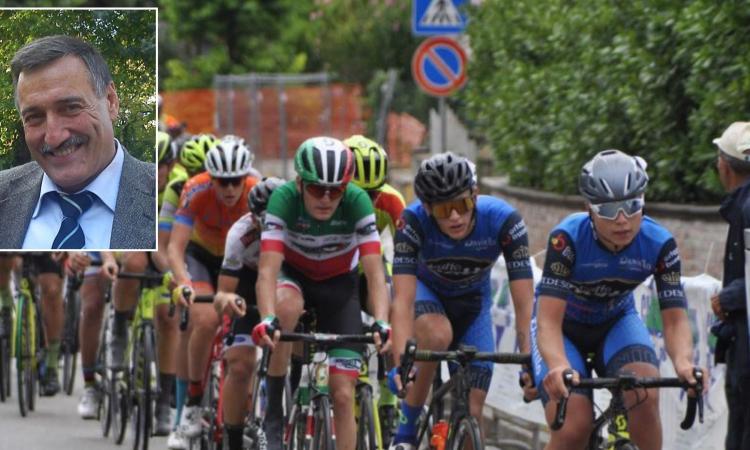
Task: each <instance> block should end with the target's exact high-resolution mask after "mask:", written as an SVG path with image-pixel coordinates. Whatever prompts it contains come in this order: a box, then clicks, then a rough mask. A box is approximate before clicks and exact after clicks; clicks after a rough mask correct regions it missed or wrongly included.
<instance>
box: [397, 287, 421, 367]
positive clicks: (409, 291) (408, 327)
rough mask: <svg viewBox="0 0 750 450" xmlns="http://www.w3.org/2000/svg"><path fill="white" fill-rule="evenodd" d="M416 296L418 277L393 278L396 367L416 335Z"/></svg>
mask: <svg viewBox="0 0 750 450" xmlns="http://www.w3.org/2000/svg"><path fill="white" fill-rule="evenodd" d="M416 295H417V277H416V276H414V275H394V276H393V304H392V305H391V327H393V346H392V349H393V350H392V351H393V361H394V365H396V366H398V365H399V364H400V363H401V354H402V353H403V352H404V347H405V346H406V341H407V340H408V339H409V338H410V337H412V336H413V335H414V297H416Z"/></svg>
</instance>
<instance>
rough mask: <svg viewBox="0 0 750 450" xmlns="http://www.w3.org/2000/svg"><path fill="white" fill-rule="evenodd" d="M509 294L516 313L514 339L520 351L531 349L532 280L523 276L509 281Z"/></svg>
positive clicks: (526, 351) (527, 351) (525, 351)
mask: <svg viewBox="0 0 750 450" xmlns="http://www.w3.org/2000/svg"><path fill="white" fill-rule="evenodd" d="M510 296H511V298H512V300H513V310H514V311H515V313H516V340H517V341H518V350H519V351H520V352H521V353H529V352H530V351H531V340H530V339H531V338H530V334H529V329H530V328H531V310H532V309H533V307H534V280H532V279H530V278H524V279H519V280H513V281H511V282H510Z"/></svg>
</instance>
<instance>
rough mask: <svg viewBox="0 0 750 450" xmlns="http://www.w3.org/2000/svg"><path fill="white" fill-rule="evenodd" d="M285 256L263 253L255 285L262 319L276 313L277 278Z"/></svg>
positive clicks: (271, 252)
mask: <svg viewBox="0 0 750 450" xmlns="http://www.w3.org/2000/svg"><path fill="white" fill-rule="evenodd" d="M282 262H284V254H283V253H280V252H275V251H261V253H260V260H259V261H258V281H257V282H256V283H255V296H256V298H257V299H258V311H259V312H260V317H261V318H263V317H267V316H269V315H273V314H275V312H276V278H277V277H278V275H279V272H280V271H281V263H282Z"/></svg>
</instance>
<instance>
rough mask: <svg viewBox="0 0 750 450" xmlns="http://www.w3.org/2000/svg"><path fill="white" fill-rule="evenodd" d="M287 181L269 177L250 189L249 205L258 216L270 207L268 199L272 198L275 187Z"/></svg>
mask: <svg viewBox="0 0 750 450" xmlns="http://www.w3.org/2000/svg"><path fill="white" fill-rule="evenodd" d="M285 183H286V180H282V179H281V178H276V177H269V178H264V179H263V180H262V181H260V182H258V184H256V185H255V186H253V189H252V190H251V191H250V195H248V196H247V207H248V209H250V211H252V212H253V214H255V215H256V216H260V215H261V214H263V213H264V212H266V207H268V199H270V198H271V194H272V193H273V191H274V189H276V188H277V187H279V186H281V185H283V184H285Z"/></svg>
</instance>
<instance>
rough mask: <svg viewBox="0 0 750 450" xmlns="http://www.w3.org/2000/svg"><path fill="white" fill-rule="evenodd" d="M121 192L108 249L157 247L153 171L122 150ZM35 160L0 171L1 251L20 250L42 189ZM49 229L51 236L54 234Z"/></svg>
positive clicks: (154, 174) (148, 165)
mask: <svg viewBox="0 0 750 450" xmlns="http://www.w3.org/2000/svg"><path fill="white" fill-rule="evenodd" d="M122 149H123V150H124V153H125V155H124V156H125V158H124V160H123V163H122V176H121V177H120V190H119V192H118V194H117V203H116V204H115V217H114V220H113V222H112V237H111V238H110V241H109V245H110V248H111V249H113V250H114V249H153V248H156V182H155V177H156V168H155V166H154V164H149V163H145V162H143V161H139V160H137V159H135V158H133V157H132V156H130V154H129V153H128V152H127V150H125V147H122ZM42 175H43V172H42V168H41V167H39V164H37V163H36V162H35V161H32V162H30V163H27V164H24V165H22V166H18V167H13V168H12V169H8V170H3V171H2V172H0V249H20V248H21V247H22V246H23V240H24V238H25V237H26V230H27V229H28V227H29V223H30V222H31V215H32V214H33V213H34V208H35V207H36V203H37V201H38V200H39V192H40V191H41V189H42ZM56 232H57V230H51V231H50V233H56Z"/></svg>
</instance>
